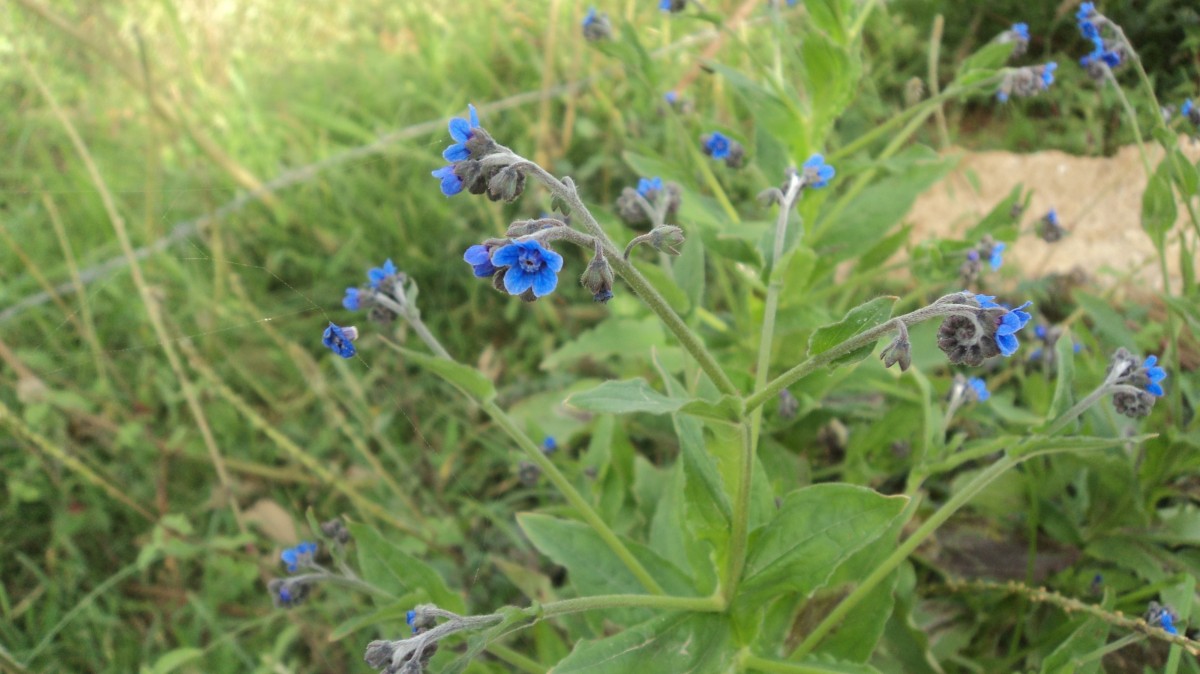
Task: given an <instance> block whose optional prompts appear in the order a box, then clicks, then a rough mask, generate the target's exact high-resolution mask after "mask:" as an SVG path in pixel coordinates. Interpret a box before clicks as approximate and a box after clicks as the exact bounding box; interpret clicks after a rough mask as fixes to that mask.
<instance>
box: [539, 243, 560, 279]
mask: <svg viewBox="0 0 1200 674" xmlns="http://www.w3.org/2000/svg"><path fill="white" fill-rule="evenodd" d="M535 243H536V242H535ZM538 248H541V249H542V261H543V262H545V263H546V266H547V267H549V268H550V271H552V272H554V273H556V274H557V273H558V272H560V271H562V268H563V256H561V255H559V254H558V253H556V252H554V251H552V250H550V249H549V248H542V246H541V244H538Z"/></svg>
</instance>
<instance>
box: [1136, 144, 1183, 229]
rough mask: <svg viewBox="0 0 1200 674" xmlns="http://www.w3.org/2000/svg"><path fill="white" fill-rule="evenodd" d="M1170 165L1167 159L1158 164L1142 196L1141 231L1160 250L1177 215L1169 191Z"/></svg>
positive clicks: (1173, 199)
mask: <svg viewBox="0 0 1200 674" xmlns="http://www.w3.org/2000/svg"><path fill="white" fill-rule="evenodd" d="M1170 163H1171V162H1170V159H1169V158H1168V159H1164V160H1163V161H1162V162H1161V163H1159V165H1158V168H1157V169H1156V170H1155V171H1154V175H1152V176H1150V182H1149V183H1147V184H1146V191H1145V192H1144V193H1143V194H1142V229H1144V230H1146V233H1147V234H1149V235H1150V238H1151V239H1152V240H1153V241H1154V245H1155V246H1157V247H1159V248H1162V246H1163V244H1164V241H1165V238H1166V236H1167V232H1169V231H1170V230H1171V228H1172V227H1174V226H1175V217H1176V215H1177V214H1178V211H1177V209H1176V206H1175V193H1174V191H1172V189H1171V166H1170Z"/></svg>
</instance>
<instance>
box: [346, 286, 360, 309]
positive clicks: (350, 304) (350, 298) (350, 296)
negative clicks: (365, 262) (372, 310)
mask: <svg viewBox="0 0 1200 674" xmlns="http://www.w3.org/2000/svg"><path fill="white" fill-rule="evenodd" d="M342 306H343V307H346V308H347V309H349V310H350V311H358V310H359V308H360V307H361V306H362V303H361V302H360V301H359V297H358V288H346V296H345V297H343V298H342Z"/></svg>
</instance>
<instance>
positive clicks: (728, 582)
mask: <svg viewBox="0 0 1200 674" xmlns="http://www.w3.org/2000/svg"><path fill="white" fill-rule="evenodd" d="M803 190H804V181H803V180H802V179H801V178H800V175H799V174H798V173H792V172H789V173H788V186H787V190H786V191H784V192H783V193H782V195H781V197H780V199H779V215H778V216H777V217H776V219H775V241H774V245H773V247H772V254H771V280H770V282H769V283H768V285H767V298H766V304H765V306H764V308H763V322H762V332H761V334H760V335H759V340H758V364H757V365H756V369H755V373H754V388H755V389H762V388H764V387H765V386H766V385H767V375H768V374H769V372H770V369H771V347H772V342H773V341H774V338H775V315H776V313H778V311H779V294H780V292H781V291H782V290H783V270H781V269H780V268H779V261H780V258H782V257H783V248H784V242H785V240H786V238H787V227H788V219H789V217H790V216H791V213H792V207H793V205H794V204H795V203H796V200H797V199H798V198H799V197H800V193H801V192H802V191H803ZM762 415H763V410H762V407H761V406H759V407H756V408H755V409H754V410H753V411H751V412H750V415H749V419H747V420H744V421H743V422H742V426H743V428H742V431H743V432H742V451H741V455H740V456H739V457H738V464H739V465H738V471H739V472H738V485H737V491H736V493H735V495H734V501H733V522H732V530H731V535H730V539H729V566H728V575H727V576H726V578H725V583H724V587H723V591H724V593H725V597H726V598H727V599H732V597H733V596H734V593H735V592H736V591H737V585H738V581H739V580H740V579H741V576H742V570H743V568H744V567H745V565H746V545H747V542H748V540H749V523H750V491H751V476H752V475H753V472H754V470H753V469H754V454H755V452H756V451H757V448H758V436H759V432H760V430H761V429H762Z"/></svg>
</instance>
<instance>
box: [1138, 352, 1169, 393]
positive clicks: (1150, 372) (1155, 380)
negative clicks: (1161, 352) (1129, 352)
mask: <svg viewBox="0 0 1200 674" xmlns="http://www.w3.org/2000/svg"><path fill="white" fill-rule="evenodd" d="M1157 363H1158V357H1157V356H1146V362H1144V363H1142V369H1144V370H1145V371H1146V377H1147V378H1149V379H1150V383H1149V384H1147V385H1146V390H1147V391H1149V392H1150V393H1153V394H1154V395H1156V396H1158V397H1160V398H1161V397H1162V396H1163V393H1164V391H1163V387H1162V386H1161V385H1160V384H1159V382H1160V381H1162V380H1164V379H1166V378H1167V371H1166V370H1164V369H1162V368H1161V367H1158V366H1157V365H1156V364H1157Z"/></svg>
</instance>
